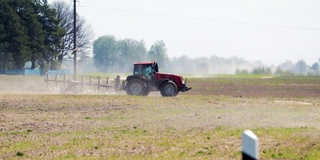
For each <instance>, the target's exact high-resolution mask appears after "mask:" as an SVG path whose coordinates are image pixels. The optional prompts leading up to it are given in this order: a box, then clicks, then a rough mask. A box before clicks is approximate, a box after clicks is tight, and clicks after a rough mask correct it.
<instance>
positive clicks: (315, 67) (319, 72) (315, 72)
mask: <svg viewBox="0 0 320 160" xmlns="http://www.w3.org/2000/svg"><path fill="white" fill-rule="evenodd" d="M310 69H311V71H312V72H313V75H317V76H318V75H320V66H319V64H318V63H317V62H315V63H313V64H312V66H311V68H310Z"/></svg>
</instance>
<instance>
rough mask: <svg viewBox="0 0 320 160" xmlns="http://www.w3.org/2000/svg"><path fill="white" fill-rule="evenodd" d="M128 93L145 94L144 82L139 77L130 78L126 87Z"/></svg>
mask: <svg viewBox="0 0 320 160" xmlns="http://www.w3.org/2000/svg"><path fill="white" fill-rule="evenodd" d="M126 92H127V94H128V95H136V96H145V95H146V92H147V86H146V83H145V82H144V81H143V80H140V79H131V80H130V81H129V82H128V84H127V88H126Z"/></svg>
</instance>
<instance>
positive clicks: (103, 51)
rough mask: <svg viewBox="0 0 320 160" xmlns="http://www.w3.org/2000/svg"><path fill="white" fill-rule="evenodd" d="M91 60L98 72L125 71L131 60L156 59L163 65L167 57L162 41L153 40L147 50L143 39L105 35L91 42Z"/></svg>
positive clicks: (167, 60) (131, 62)
mask: <svg viewBox="0 0 320 160" xmlns="http://www.w3.org/2000/svg"><path fill="white" fill-rule="evenodd" d="M93 60H94V64H95V66H96V68H97V69H98V71H99V72H127V71H128V70H131V69H132V68H133V65H132V64H133V62H139V61H156V62H157V63H158V64H159V65H160V66H161V65H163V66H165V65H166V64H167V63H168V62H169V57H168V54H167V48H166V45H165V43H164V42H163V41H157V42H155V43H154V44H153V45H151V47H150V49H149V50H147V49H146V45H145V42H144V41H143V40H141V41H137V40H133V39H123V40H117V39H116V38H115V37H114V36H112V35H106V36H101V37H99V38H98V39H96V40H95V41H94V42H93Z"/></svg>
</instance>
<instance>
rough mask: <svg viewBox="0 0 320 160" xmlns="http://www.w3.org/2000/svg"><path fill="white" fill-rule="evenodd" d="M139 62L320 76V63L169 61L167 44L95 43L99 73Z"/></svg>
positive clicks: (168, 68) (190, 69) (195, 70)
mask: <svg viewBox="0 0 320 160" xmlns="http://www.w3.org/2000/svg"><path fill="white" fill-rule="evenodd" d="M137 61H157V62H158V63H159V68H160V71H164V72H171V73H179V74H198V75H204V74H269V75H271V74H276V75H316V76H319V75H320V66H319V63H320V59H319V60H318V61H315V62H314V63H313V64H312V65H308V64H306V63H305V61H304V60H299V61H298V62H296V63H293V62H291V61H286V62H284V63H281V64H280V65H278V66H274V65H272V66H266V65H265V64H263V62H261V61H255V62H249V61H247V60H245V59H242V58H238V57H235V56H234V57H230V58H222V57H218V56H215V55H212V56H210V57H198V58H190V57H188V56H186V55H184V56H180V57H175V58H169V57H168V54H167V48H166V46H165V43H164V42H163V41H157V42H155V43H154V44H153V45H151V47H150V49H149V50H147V49H146V46H145V42H144V41H143V40H141V41H137V40H133V39H124V40H117V39H116V38H115V37H114V36H112V35H106V36H101V37H99V38H98V39H96V40H95V41H94V43H93V63H94V66H95V67H96V68H97V70H96V71H98V72H126V73H128V72H129V73H130V72H132V68H133V65H132V63H133V62H137ZM92 65H93V64H91V66H92ZM85 68H87V69H88V68H90V67H89V66H88V67H85ZM91 68H92V67H91ZM91 71H92V70H91Z"/></svg>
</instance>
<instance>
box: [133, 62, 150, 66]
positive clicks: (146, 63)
mask: <svg viewBox="0 0 320 160" xmlns="http://www.w3.org/2000/svg"><path fill="white" fill-rule="evenodd" d="M154 63H155V62H134V63H133V64H148V65H150V64H154Z"/></svg>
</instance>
